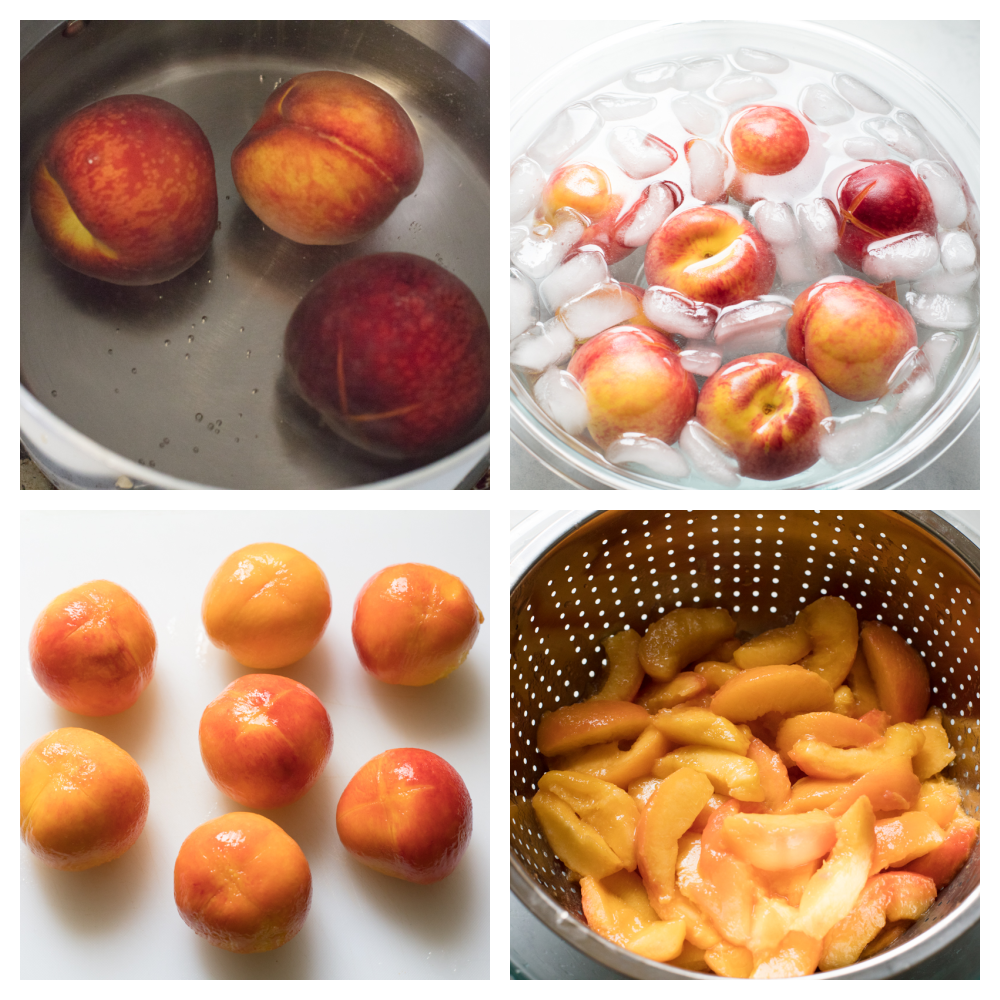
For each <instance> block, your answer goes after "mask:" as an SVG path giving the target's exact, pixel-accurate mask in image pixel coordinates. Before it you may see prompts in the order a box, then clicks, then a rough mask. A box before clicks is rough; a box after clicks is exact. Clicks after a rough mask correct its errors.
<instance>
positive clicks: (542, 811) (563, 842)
mask: <svg viewBox="0 0 1000 1000" xmlns="http://www.w3.org/2000/svg"><path fill="white" fill-rule="evenodd" d="M531 808H532V809H533V810H534V811H535V817H536V818H537V819H538V823H539V826H541V828H542V833H544V834H545V839H546V840H547V841H548V842H549V847H551V848H552V853H553V854H554V855H555V856H556V857H557V858H558V859H559V860H560V861H561V862H562V863H563V864H564V865H565V866H566V867H567V868H568V869H569V871H570V872H573V873H575V874H576V875H577V876H580V877H584V878H586V877H588V876H589V877H590V878H594V879H603V878H607V877H608V876H609V875H613V874H614V873H615V872H618V871H621V870H622V869H623V868H624V865H623V864H622V861H621V858H619V857H618V855H617V854H615V852H614V851H613V850H611V848H610V847H609V846H608V843H607V841H606V840H605V839H604V838H603V837H602V836H601V835H600V834H599V833H598V832H597V830H596V829H594V827H593V825H592V824H590V823H587V822H586V821H585V820H582V819H580V817H579V816H577V814H576V813H575V812H574V810H573V807H572V806H571V805H570V804H569V803H568V802H566V801H565V800H563V799H561V798H559V796H558V795H553V794H552V792H546V791H544V790H541V791H537V792H535V794H534V795H533V796H532V799H531Z"/></svg>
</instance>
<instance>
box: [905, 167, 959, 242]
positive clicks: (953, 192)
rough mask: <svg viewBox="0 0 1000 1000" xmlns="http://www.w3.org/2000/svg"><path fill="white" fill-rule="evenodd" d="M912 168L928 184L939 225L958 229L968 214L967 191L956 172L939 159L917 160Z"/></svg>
mask: <svg viewBox="0 0 1000 1000" xmlns="http://www.w3.org/2000/svg"><path fill="white" fill-rule="evenodd" d="M910 169H911V170H913V172H914V173H915V174H916V175H917V176H918V177H919V178H920V179H921V180H922V181H923V182H924V184H926V185H927V190H928V191H929V192H930V196H931V201H932V202H934V215H935V216H936V217H937V221H938V225H940V226H942V227H943V228H945V229H957V228H958V227H959V226H960V225H961V224H962V223H963V222H965V217H966V215H967V214H968V205H967V204H966V201H965V193H964V192H963V191H962V185H961V184H959V182H958V180H957V179H956V178H955V176H954V174H952V172H951V171H950V170H949V169H948V167H947V166H945V164H943V163H942V162H940V161H939V160H916V161H915V162H914V163H912V164H911V166H910Z"/></svg>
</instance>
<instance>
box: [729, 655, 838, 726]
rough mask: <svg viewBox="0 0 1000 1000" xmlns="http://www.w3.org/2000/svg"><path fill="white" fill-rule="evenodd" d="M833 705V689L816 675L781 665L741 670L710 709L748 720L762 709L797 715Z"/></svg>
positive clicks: (829, 709) (730, 716)
mask: <svg viewBox="0 0 1000 1000" xmlns="http://www.w3.org/2000/svg"><path fill="white" fill-rule="evenodd" d="M832 708H833V688H832V687H830V685H829V684H828V683H827V682H826V681H825V680H823V678H822V677H820V675H819V674H816V673H813V672H812V671H811V670H806V669H805V667H799V666H794V665H788V666H786V665H781V664H778V665H772V666H767V667H751V668H750V669H749V670H744V671H742V672H741V673H740V674H739V675H738V676H737V677H734V678H733V679H732V680H730V681H727V682H726V683H725V684H723V685H722V687H721V688H719V690H718V691H717V692H716V693H715V697H714V698H713V699H712V711H713V712H715V714H716V715H724V716H725V717H726V718H727V719H729V720H730V721H731V722H749V721H751V720H752V719H756V718H758V717H759V716H761V715H764V713H765V712H781V713H782V714H783V715H799V714H800V713H802V712H829V711H831V710H832Z"/></svg>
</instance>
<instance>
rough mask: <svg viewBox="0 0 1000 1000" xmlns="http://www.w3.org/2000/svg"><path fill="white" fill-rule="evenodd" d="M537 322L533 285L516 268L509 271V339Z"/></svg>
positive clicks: (536, 303) (536, 306) (536, 302)
mask: <svg viewBox="0 0 1000 1000" xmlns="http://www.w3.org/2000/svg"><path fill="white" fill-rule="evenodd" d="M537 322H538V301H537V299H536V298H535V285H534V283H533V282H531V281H528V279H527V278H525V276H524V275H523V274H521V272H520V271H518V270H517V269H516V268H513V267H512V268H511V269H510V339H511V340H513V339H514V338H515V337H519V336H520V335H521V334H522V333H524V331H525V330H527V329H528V327H529V326H534V325H535V323H537Z"/></svg>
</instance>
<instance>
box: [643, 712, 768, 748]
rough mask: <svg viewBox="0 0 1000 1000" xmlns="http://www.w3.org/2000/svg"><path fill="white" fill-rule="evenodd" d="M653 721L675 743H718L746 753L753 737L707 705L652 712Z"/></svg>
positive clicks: (718, 745) (707, 744) (712, 744)
mask: <svg viewBox="0 0 1000 1000" xmlns="http://www.w3.org/2000/svg"><path fill="white" fill-rule="evenodd" d="M653 725H654V726H655V727H656V728H657V729H659V731H660V732H661V733H663V734H664V735H665V736H666V737H667V738H668V739H669V740H670V741H671V742H672V743H674V744H675V745H681V746H685V745H695V746H703V747H715V748H716V749H717V750H731V751H732V752H733V753H738V754H743V755H744V756H745V755H746V752H747V750H748V749H749V747H750V738H749V737H748V736H747V735H746V733H744V732H743V731H742V730H740V729H737V728H736V726H735V725H733V723H731V722H730V721H729V720H728V719H724V718H723V717H722V716H721V715H716V714H715V713H714V712H710V711H709V710H708V709H707V708H683V707H682V708H668V709H664V710H663V711H662V712H658V713H657V714H656V715H654V716H653Z"/></svg>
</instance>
